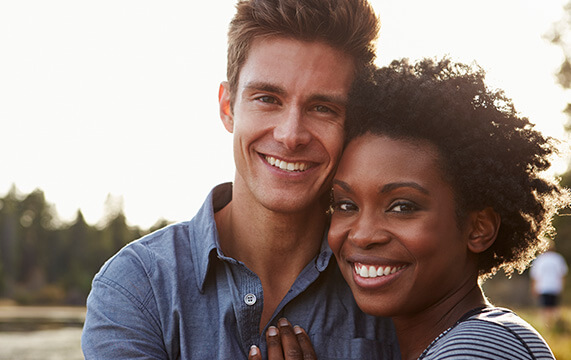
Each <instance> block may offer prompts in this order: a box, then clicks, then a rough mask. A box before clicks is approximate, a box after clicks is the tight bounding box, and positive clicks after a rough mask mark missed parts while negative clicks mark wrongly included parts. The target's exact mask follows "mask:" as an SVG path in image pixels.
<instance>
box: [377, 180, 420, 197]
mask: <svg viewBox="0 0 571 360" xmlns="http://www.w3.org/2000/svg"><path fill="white" fill-rule="evenodd" d="M402 187H410V188H413V189H416V190H418V191H420V192H421V193H423V194H426V195H428V194H429V191H428V190H427V189H426V188H424V187H422V186H420V185H419V184H418V183H415V182H397V183H390V184H386V185H384V186H383V187H382V188H381V190H380V191H379V192H380V193H387V192H390V191H393V190H395V189H398V188H402Z"/></svg>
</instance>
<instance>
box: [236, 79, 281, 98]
mask: <svg viewBox="0 0 571 360" xmlns="http://www.w3.org/2000/svg"><path fill="white" fill-rule="evenodd" d="M244 89H246V90H257V91H267V92H271V93H274V94H279V95H284V94H285V93H286V91H285V89H284V88H282V87H280V86H277V85H274V84H270V83H267V82H263V81H252V82H249V83H247V84H246V85H245V86H244Z"/></svg>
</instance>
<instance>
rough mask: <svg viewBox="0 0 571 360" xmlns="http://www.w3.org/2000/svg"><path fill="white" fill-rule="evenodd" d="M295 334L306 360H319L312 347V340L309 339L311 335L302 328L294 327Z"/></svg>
mask: <svg viewBox="0 0 571 360" xmlns="http://www.w3.org/2000/svg"><path fill="white" fill-rule="evenodd" d="M293 332H294V333H295V336H296V337H297V342H298V343H299V346H300V347H301V352H302V353H303V359H304V360H314V359H315V360H317V355H316V354H315V350H313V345H311V340H310V339H309V335H307V333H306V332H305V330H303V329H302V328H301V327H300V326H298V325H296V326H294V327H293Z"/></svg>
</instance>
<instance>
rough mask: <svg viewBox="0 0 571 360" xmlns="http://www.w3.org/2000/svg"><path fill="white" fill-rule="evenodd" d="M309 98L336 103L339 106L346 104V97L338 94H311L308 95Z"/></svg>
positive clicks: (315, 100)
mask: <svg viewBox="0 0 571 360" xmlns="http://www.w3.org/2000/svg"><path fill="white" fill-rule="evenodd" d="M309 100H310V101H314V102H324V103H330V104H337V105H341V106H346V105H347V97H345V96H340V95H326V94H315V95H313V96H310V97H309Z"/></svg>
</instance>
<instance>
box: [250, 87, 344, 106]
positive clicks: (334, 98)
mask: <svg viewBox="0 0 571 360" xmlns="http://www.w3.org/2000/svg"><path fill="white" fill-rule="evenodd" d="M244 89H245V90H250V91H253V90H255V91H266V92H270V93H273V94H278V95H286V94H287V92H286V90H285V89H284V88H283V87H281V86H278V85H274V84H270V83H267V82H264V81H252V82H249V83H247V84H246V85H245V86H244ZM309 101H314V102H325V103H331V104H337V105H341V106H345V105H347V97H346V96H341V95H337V94H313V95H311V96H310V97H309Z"/></svg>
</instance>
